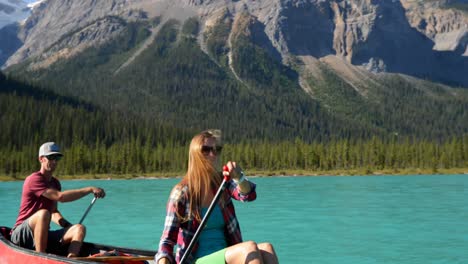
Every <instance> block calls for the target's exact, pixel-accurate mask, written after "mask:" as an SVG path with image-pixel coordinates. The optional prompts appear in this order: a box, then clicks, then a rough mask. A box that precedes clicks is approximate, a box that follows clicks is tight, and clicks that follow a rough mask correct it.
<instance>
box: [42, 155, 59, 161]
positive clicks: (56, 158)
mask: <svg viewBox="0 0 468 264" xmlns="http://www.w3.org/2000/svg"><path fill="white" fill-rule="evenodd" d="M45 157H46V158H47V159H48V160H56V161H59V160H60V159H61V158H62V155H49V156H45Z"/></svg>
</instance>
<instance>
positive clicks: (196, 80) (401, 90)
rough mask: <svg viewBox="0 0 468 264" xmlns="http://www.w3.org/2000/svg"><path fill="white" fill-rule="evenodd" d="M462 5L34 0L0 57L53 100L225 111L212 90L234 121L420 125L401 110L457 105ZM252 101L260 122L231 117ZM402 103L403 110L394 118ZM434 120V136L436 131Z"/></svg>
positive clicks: (463, 80) (465, 29)
mask: <svg viewBox="0 0 468 264" xmlns="http://www.w3.org/2000/svg"><path fill="white" fill-rule="evenodd" d="M467 7H468V2H467V1H466V0H432V1H415V0H400V1H397V0H391V1H390V0H326V1H325V0H107V1H94V0H80V1H73V0H46V1H44V2H43V3H41V4H40V5H38V6H37V7H36V8H35V9H34V11H33V13H32V15H31V16H30V17H29V18H28V19H27V21H26V22H25V23H24V24H23V25H22V26H21V27H20V28H19V30H18V31H17V32H18V33H17V34H12V35H13V37H14V38H16V40H17V41H18V43H20V45H18V48H17V49H16V50H14V51H12V52H11V53H10V54H8V56H7V57H8V59H7V60H5V63H4V65H3V67H4V69H6V71H7V72H8V73H9V74H12V75H18V76H20V77H21V78H24V79H26V80H28V81H31V82H38V83H40V84H41V85H43V86H47V87H50V88H51V89H54V90H55V91H56V92H58V93H61V94H65V95H67V96H77V97H80V98H81V99H84V100H87V101H92V102H94V103H98V104H109V105H111V106H112V108H113V107H116V108H120V109H133V110H135V111H136V112H139V113H144V114H148V115H150V116H157V117H158V118H166V119H167V120H177V121H174V122H175V123H178V124H182V123H185V124H187V125H193V126H195V125H196V124H195V123H196V118H194V116H196V117H197V118H202V117H203V115H204V114H205V115H206V113H210V112H211V111H215V112H216V111H219V112H226V110H224V108H223V107H226V105H222V104H220V103H219V100H220V96H227V95H229V96H232V98H234V99H236V100H237V98H238V97H237V96H234V95H235V94H239V95H242V96H240V97H241V99H239V100H240V101H239V102H237V103H235V102H229V103H228V105H229V106H230V109H229V111H231V108H232V109H236V108H239V106H242V107H241V109H242V110H243V111H244V112H239V113H236V112H235V111H234V112H229V114H233V115H234V117H233V119H234V120H235V121H236V122H238V126H237V127H241V128H245V127H249V125H250V126H254V125H260V124H262V125H263V126H264V127H268V128H269V129H276V131H275V132H278V133H280V132H281V131H287V133H289V134H290V135H293V134H294V133H295V132H297V131H301V132H297V133H299V134H303V135H306V134H307V133H310V132H311V131H315V130H314V129H317V133H323V134H330V133H332V132H331V131H333V130H334V129H335V130H336V129H338V130H340V128H339V126H340V124H341V125H343V126H346V127H347V129H348V128H349V129H350V130H340V133H342V134H343V135H344V134H347V133H357V134H360V133H366V132H365V131H368V132H370V131H374V132H376V131H381V132H382V131H384V132H385V133H388V132H390V131H397V132H399V133H402V131H406V133H408V134H411V133H419V132H421V133H424V131H423V130H424V125H420V124H417V123H415V122H413V121H414V120H415V119H417V118H421V119H423V120H425V121H422V122H425V124H430V123H431V122H436V121H434V120H435V119H437V120H443V119H447V118H449V119H450V120H452V121H453V120H464V118H466V117H467V115H468V110H467V109H468V103H467V99H466V98H467V96H466V89H457V88H453V87H459V88H460V87H461V88H467V87H468V74H466V73H467V69H468V51H467V39H468V22H467V21H468V15H467V14H468V13H467V10H468V8H467ZM168 77H171V78H169V79H168ZM447 85H448V86H447ZM191 97H192V98H198V99H199V101H198V102H194V101H190V100H188V99H187V98H191ZM415 100H420V101H424V102H425V105H423V106H421V105H419V106H418V105H417V104H416V105H414V104H415ZM174 102H180V103H183V107H182V106H181V105H179V104H175V103H174ZM202 102H204V103H202ZM254 102H255V103H254ZM446 105H451V106H452V107H448V108H444V106H446ZM254 111H261V112H264V113H265V118H264V119H263V120H261V121H258V120H254V121H252V122H251V123H249V124H242V122H245V120H246V118H247V119H248V118H252V120H253V118H254V117H253V116H252V115H251V114H250V113H252V112H254ZM404 111H407V112H410V113H411V118H410V119H408V120H402V118H403V117H405V116H406V114H407V113H404ZM283 112H287V113H288V114H287V116H286V115H284V113H283ZM226 113H227V112H226ZM431 115H434V116H431ZM263 122H264V123H263ZM348 122H349V123H348ZM437 122H438V121H437ZM437 122H436V123H437ZM272 123H273V124H275V125H276V126H275V125H271V124H272ZM442 123H443V124H444V126H445V125H447V124H446V123H444V122H442ZM442 123H438V125H440V127H438V128H436V129H435V130H437V131H438V132H437V133H442V134H444V133H446V132H440V131H441V129H442V130H443V129H445V128H442V125H441V124H442ZM461 123H463V121H461ZM351 124H352V125H351ZM222 125H224V126H227V124H226V123H222ZM431 129H432V128H431ZM454 129H457V131H458V132H460V131H462V132H463V131H467V128H466V127H465V126H460V127H458V126H457V127H456V128H454ZM266 130H267V129H265V130H261V131H260V130H259V131H253V132H251V133H253V134H255V133H258V134H265V133H267V132H266ZM363 131H364V132H363ZM270 132H271V130H270ZM458 132H457V133H458ZM370 133H372V132H370ZM437 133H436V134H437ZM439 135H440V134H439Z"/></svg>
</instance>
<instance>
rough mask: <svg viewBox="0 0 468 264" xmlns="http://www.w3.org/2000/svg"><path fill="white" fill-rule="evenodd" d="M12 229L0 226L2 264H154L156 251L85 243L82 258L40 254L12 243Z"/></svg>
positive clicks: (0, 262) (0, 258)
mask: <svg viewBox="0 0 468 264" xmlns="http://www.w3.org/2000/svg"><path fill="white" fill-rule="evenodd" d="M10 230H11V228H9V227H5V226H0V264H9V263H12V264H23V263H24V264H30V263H35V264H59V263H60V264H62V263H75V264H77V263H81V264H83V263H88V264H89V263H101V264H102V263H109V264H113V263H129V264H130V263H131V264H142V263H154V255H155V254H156V251H151V250H141V249H132V248H123V247H117V246H109V245H102V244H96V243H90V242H83V246H82V248H81V252H80V257H77V258H67V257H65V256H60V255H55V254H50V253H39V252H36V251H33V250H29V249H25V248H22V247H19V246H17V245H15V244H13V243H12V242H10Z"/></svg>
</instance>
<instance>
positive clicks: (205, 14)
mask: <svg viewBox="0 0 468 264" xmlns="http://www.w3.org/2000/svg"><path fill="white" fill-rule="evenodd" d="M466 5H468V4H467V1H466V0H463V1H460V0H459V1H447V0H439V1H414V0H401V1H395V0H393V1H385V0H378V1H375V0H372V1H371V0H346V1H341V0H333V1H323V0H274V1H272V0H256V1H249V0H245V1H225V0H223V1H221V0H204V1H203V0H198V1H197V0H176V1H168V0H167V1H161V0H158V1H156V0H137V1H128V0H112V1H98V2H96V1H91V0H84V1H71V0H60V1H58V0H48V1H46V2H45V3H44V4H43V5H41V6H40V7H39V8H37V9H36V11H35V12H34V14H33V15H32V17H31V18H30V19H29V20H28V21H27V23H26V24H25V25H24V26H23V27H22V28H21V31H20V34H19V35H18V36H19V39H20V40H21V41H22V42H23V43H24V44H23V45H22V47H21V48H19V49H18V50H17V51H16V52H15V53H14V54H13V55H12V56H11V57H10V58H9V59H8V61H7V62H6V64H5V66H6V67H7V66H10V65H13V64H15V63H19V62H21V61H24V60H25V59H27V58H31V57H36V56H39V55H40V56H42V57H43V58H42V59H43V60H47V59H49V58H51V57H53V58H57V57H60V56H69V55H70V54H74V53H76V52H78V51H79V50H80V49H82V47H84V46H91V45H95V44H98V43H100V42H102V41H105V40H106V39H108V38H111V37H112V36H113V35H112V32H116V31H118V30H119V29H118V26H116V25H112V24H107V23H106V22H105V21H103V19H105V17H107V16H112V15H115V16H118V17H121V18H123V19H125V20H128V21H131V20H138V19H146V18H154V17H159V18H161V19H162V20H168V19H173V18H175V19H178V20H185V19H187V18H189V17H192V16H197V17H199V18H200V19H201V21H202V23H201V26H202V30H201V31H200V33H199V40H200V45H202V47H203V45H204V41H205V39H204V37H203V36H204V35H205V34H206V32H208V31H209V30H210V28H212V27H213V25H215V24H216V23H218V22H219V21H220V20H221V19H231V20H235V19H236V18H237V17H239V14H243V13H247V14H249V15H250V16H251V17H252V21H251V23H252V27H253V30H257V32H252V36H253V37H254V38H258V39H255V41H258V42H259V43H260V44H261V45H262V46H264V47H266V48H268V49H269V51H270V53H271V54H272V55H274V56H276V57H277V58H278V59H281V60H282V61H283V63H285V64H288V63H291V61H294V60H295V59H299V60H301V61H302V63H303V64H304V65H305V69H307V70H308V71H310V72H311V73H312V74H314V73H315V72H314V68H316V66H315V65H314V64H316V63H311V61H315V59H319V60H322V61H323V62H325V63H326V64H328V65H329V66H331V67H332V68H334V69H336V70H338V71H340V70H343V69H340V68H341V66H340V65H335V63H333V62H337V63H338V64H341V62H340V61H345V62H347V63H349V64H350V65H354V66H358V67H362V68H364V69H366V70H368V71H371V72H393V73H404V74H407V75H411V76H415V77H419V78H423V79H432V80H435V81H440V82H444V83H449V84H454V85H461V86H468V75H467V74H465V73H466V69H467V68H468V62H467V61H468V59H467V56H468V50H467V43H468V41H467V39H468V18H467V13H466V12H465V11H464V10H463V8H466ZM104 27H105V29H104ZM154 30H157V29H154ZM76 34H80V35H83V34H85V35H86V34H90V35H92V39H90V38H89V37H80V40H79V41H80V43H76V42H74V45H73V47H72V48H70V47H67V51H66V52H64V50H63V49H57V50H56V52H55V53H54V52H49V53H47V55H44V51H45V50H49V49H50V48H51V47H53V45H54V43H56V42H57V41H59V40H60V39H62V38H64V37H73V36H72V35H76ZM262 36H263V37H262ZM330 57H333V58H330ZM332 61H333V62H332ZM350 81H356V80H350Z"/></svg>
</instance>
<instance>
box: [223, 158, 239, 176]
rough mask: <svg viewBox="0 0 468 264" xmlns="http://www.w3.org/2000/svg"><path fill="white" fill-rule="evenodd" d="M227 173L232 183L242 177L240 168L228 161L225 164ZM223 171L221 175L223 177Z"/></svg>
mask: <svg viewBox="0 0 468 264" xmlns="http://www.w3.org/2000/svg"><path fill="white" fill-rule="evenodd" d="M226 167H227V172H228V173H229V177H230V178H231V179H232V180H234V181H239V179H240V177H241V176H242V169H241V167H239V166H237V164H236V162H235V161H228V162H227V163H226ZM224 173H225V172H224V170H223V175H224Z"/></svg>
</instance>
